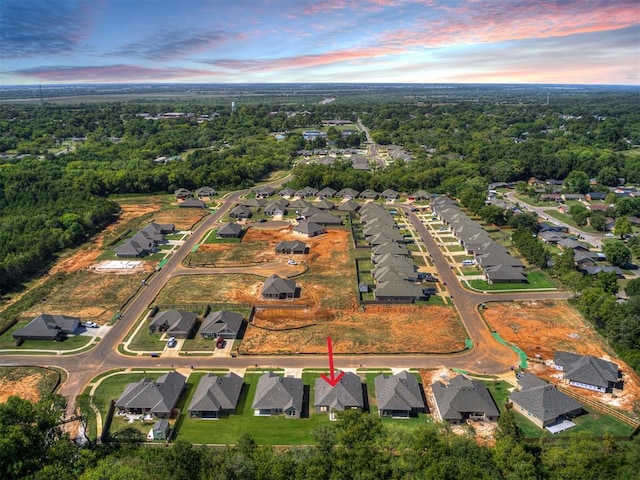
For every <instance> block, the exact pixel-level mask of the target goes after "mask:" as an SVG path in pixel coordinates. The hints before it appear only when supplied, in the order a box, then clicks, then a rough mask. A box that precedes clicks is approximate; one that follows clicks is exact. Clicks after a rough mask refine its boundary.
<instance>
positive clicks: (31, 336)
mask: <svg viewBox="0 0 640 480" xmlns="http://www.w3.org/2000/svg"><path fill="white" fill-rule="evenodd" d="M79 326H80V319H79V318H77V317H70V316H68V315H51V314H48V313H43V314H42V315H38V316H37V317H35V318H34V319H33V320H31V321H30V322H29V323H27V324H26V325H25V326H24V327H21V328H18V329H17V330H16V331H15V332H13V333H12V335H11V336H12V337H13V338H14V339H15V340H16V341H19V342H22V341H24V340H61V339H63V338H64V337H65V336H66V335H67V334H73V333H75V332H76V330H78V327H79Z"/></svg>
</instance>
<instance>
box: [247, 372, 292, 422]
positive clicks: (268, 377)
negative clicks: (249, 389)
mask: <svg viewBox="0 0 640 480" xmlns="http://www.w3.org/2000/svg"><path fill="white" fill-rule="evenodd" d="M303 392H304V390H303V384H302V379H301V378H292V377H281V376H279V375H277V374H275V373H274V372H267V373H265V374H264V375H262V376H261V377H260V378H259V379H258V385H257V386H256V394H255V396H254V400H253V404H252V406H251V408H253V409H257V410H273V409H282V410H286V409H288V408H294V409H295V410H297V411H299V412H300V411H302V396H303Z"/></svg>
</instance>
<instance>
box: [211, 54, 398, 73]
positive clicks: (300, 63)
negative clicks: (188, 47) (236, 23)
mask: <svg viewBox="0 0 640 480" xmlns="http://www.w3.org/2000/svg"><path fill="white" fill-rule="evenodd" d="M397 53H402V52H400V51H399V50H396V49H392V48H386V49H380V48H356V49H347V50H334V51H330V52H326V53H321V54H312V55H298V56H293V57H280V58H270V59H257V60H231V59H221V60H212V61H210V62H206V63H208V64H211V65H215V66H216V67H222V68H227V69H231V70H238V71H242V72H260V71H273V70H281V69H299V68H309V67H319V66H325V65H331V64H336V63H342V62H352V61H359V60H367V59H371V58H376V57H381V56H385V55H392V54H397Z"/></svg>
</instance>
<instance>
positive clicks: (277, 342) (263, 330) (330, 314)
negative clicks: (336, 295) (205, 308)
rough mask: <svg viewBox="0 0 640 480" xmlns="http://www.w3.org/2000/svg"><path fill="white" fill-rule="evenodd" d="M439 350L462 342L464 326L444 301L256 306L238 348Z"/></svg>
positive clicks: (263, 350)
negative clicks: (340, 307) (320, 306)
mask: <svg viewBox="0 0 640 480" xmlns="http://www.w3.org/2000/svg"><path fill="white" fill-rule="evenodd" d="M327 336H331V338H332V340H333V351H334V352H336V353H354V354H355V353H394V352H433V353H445V352H451V351H456V350H462V349H463V348H464V337H465V332H464V329H463V328H462V326H461V325H460V322H459V321H458V318H457V315H456V313H455V311H454V310H453V309H451V308H448V307H438V306H428V307H427V306H417V305H368V306H367V308H366V310H364V311H363V310H361V309H357V308H356V309H351V310H337V311H327V310H323V309H302V310H289V309H287V310H285V309H274V310H258V312H257V313H256V316H255V317H254V320H253V323H252V324H251V325H250V326H249V327H248V329H247V332H246V334H245V338H244V340H243V342H242V344H241V347H240V350H241V352H242V353H250V354H266V353H284V354H289V353H291V354H297V353H305V354H307V353H325V352H326V342H327Z"/></svg>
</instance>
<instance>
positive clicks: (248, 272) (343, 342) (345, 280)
mask: <svg viewBox="0 0 640 480" xmlns="http://www.w3.org/2000/svg"><path fill="white" fill-rule="evenodd" d="M293 239H297V240H303V241H304V242H305V243H307V244H308V245H309V253H308V254H306V255H278V254H276V253H275V245H276V244H277V243H278V242H280V241H282V240H293ZM201 249H202V252H201ZM352 252H353V248H352V243H351V236H350V232H349V231H347V230H341V229H329V230H328V231H327V233H325V234H323V235H319V236H318V237H314V238H302V237H299V236H296V235H294V234H292V233H291V230H290V229H286V228H285V229H281V230H266V229H265V230H263V229H258V228H250V229H249V230H248V231H247V232H246V234H245V236H244V238H243V239H242V242H241V243H239V244H207V245H201V246H200V248H199V250H198V252H196V253H204V254H205V255H206V254H207V253H208V254H211V255H212V256H213V255H215V264H216V266H219V267H221V268H225V266H233V267H238V266H240V265H246V269H245V270H244V272H243V274H238V273H233V274H218V275H216V274H214V273H215V270H216V269H212V275H192V276H182V277H177V278H173V279H172V280H171V281H170V282H169V283H168V284H167V286H166V287H165V288H164V289H163V290H162V291H161V292H160V294H159V295H158V297H157V299H156V303H157V304H161V305H168V304H173V305H180V304H190V303H203V302H229V303H248V304H251V305H263V306H265V307H267V308H260V309H258V312H257V315H256V316H255V318H254V321H253V323H252V324H251V325H250V326H249V327H248V329H247V332H246V334H245V337H244V340H243V342H242V344H241V347H240V352H241V353H247V354H267V353H280V354H289V353H291V354H296V353H323V352H325V351H326V342H327V336H328V335H330V336H331V337H332V339H333V342H334V351H335V352H336V353H365V352H370V353H389V352H434V353H435V352H437V353H442V352H451V351H459V350H462V349H463V348H464V338H465V332H464V329H463V328H462V326H461V324H460V321H459V319H458V317H457V315H456V313H455V310H454V309H452V308H450V307H443V306H424V305H367V306H366V308H365V309H362V308H360V306H359V304H358V301H357V291H356V290H357V289H356V286H357V282H356V273H355V265H354V262H353V253H352ZM202 258H204V257H200V259H202ZM288 259H295V261H296V262H298V263H299V265H298V266H296V267H299V266H300V265H304V266H305V267H308V269H307V270H306V271H305V270H304V269H301V270H298V272H304V273H301V274H299V275H295V276H292V278H293V279H295V281H296V283H297V285H298V286H299V287H300V297H299V298H296V299H291V300H267V299H262V298H261V296H260V292H261V290H262V286H263V283H264V277H265V276H266V274H267V273H268V274H271V273H277V274H279V275H280V276H291V267H290V266H289V265H287V260H288ZM265 265H269V266H270V267H269V268H268V269H266V270H265V269H264V268H263V267H264V266H265ZM294 273H295V272H294ZM291 307H293V308H291Z"/></svg>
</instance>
